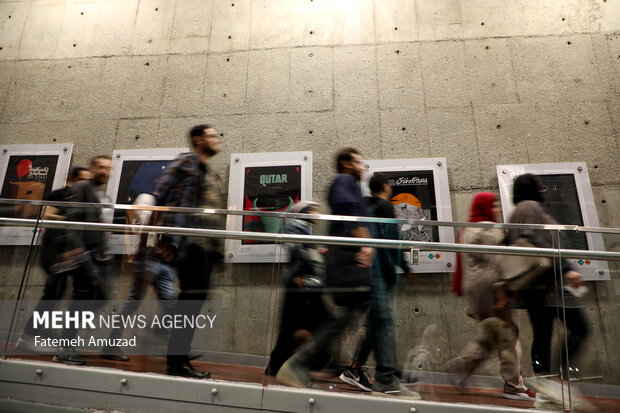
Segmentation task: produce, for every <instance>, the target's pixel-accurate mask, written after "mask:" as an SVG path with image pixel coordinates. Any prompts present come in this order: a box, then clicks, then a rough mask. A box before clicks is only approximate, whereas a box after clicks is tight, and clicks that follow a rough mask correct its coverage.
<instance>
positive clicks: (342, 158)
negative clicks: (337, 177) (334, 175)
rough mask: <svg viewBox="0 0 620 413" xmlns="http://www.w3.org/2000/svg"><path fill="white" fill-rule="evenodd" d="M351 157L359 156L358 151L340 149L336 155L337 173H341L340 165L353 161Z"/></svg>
mask: <svg viewBox="0 0 620 413" xmlns="http://www.w3.org/2000/svg"><path fill="white" fill-rule="evenodd" d="M353 155H361V153H360V151H358V150H357V149H355V148H351V147H349V148H342V149H340V150H339V151H338V153H337V154H336V170H337V171H338V173H341V172H342V163H343V162H350V161H352V160H353Z"/></svg>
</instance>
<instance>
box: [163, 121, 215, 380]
mask: <svg viewBox="0 0 620 413" xmlns="http://www.w3.org/2000/svg"><path fill="white" fill-rule="evenodd" d="M189 139H190V141H191V144H192V147H193V151H192V152H188V153H184V154H182V155H180V156H179V157H178V158H177V159H176V160H175V161H174V162H173V163H172V164H170V166H168V168H167V169H166V172H164V175H162V177H161V178H160V180H159V182H158V184H157V188H156V190H155V194H154V195H155V198H156V204H157V205H158V206H170V207H185V208H213V209H223V208H226V205H225V203H224V197H223V194H224V185H223V182H222V181H221V180H220V178H219V177H218V176H217V175H216V174H215V173H214V171H213V169H212V168H211V165H210V164H209V162H210V160H211V158H212V157H213V156H215V155H216V154H217V153H218V152H220V150H221V141H220V135H219V133H218V132H217V131H216V130H215V129H214V128H213V127H211V126H209V125H197V126H194V127H193V128H191V129H190V131H189ZM155 224H156V225H166V226H175V227H193V228H211V229H223V228H224V227H225V216H223V215H213V214H211V215H204V214H203V215H195V214H186V213H178V212H167V213H163V214H161V215H159V216H158V217H156V218H155ZM222 247H223V246H222V242H221V240H218V239H213V238H205V237H187V236H179V235H172V236H165V237H163V238H162V239H161V241H160V242H159V244H158V251H159V254H160V256H161V259H162V261H164V262H169V263H171V264H172V265H174V266H176V268H177V272H178V278H179V284H180V290H181V291H180V294H179V297H178V304H177V307H176V309H175V310H174V313H175V315H177V316H179V315H180V316H185V317H189V318H190V319H193V318H195V316H197V315H198V313H199V312H200V309H201V307H202V304H203V303H204V301H205V299H206V298H207V290H208V288H209V279H210V277H211V271H212V270H213V267H214V266H215V264H216V263H217V262H219V261H220V260H221V259H222V251H223V248H222ZM194 331H195V329H194V328H193V327H184V328H174V329H172V332H171V334H170V341H169V343H168V357H167V363H168V368H167V370H166V374H169V375H173V376H182V377H190V378H196V379H207V378H209V377H211V374H210V373H208V372H201V371H198V370H196V369H195V368H194V367H193V366H192V365H191V363H190V362H189V360H190V359H189V357H188V353H189V350H190V348H191V344H192V340H193V338H194Z"/></svg>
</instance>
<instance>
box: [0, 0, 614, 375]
mask: <svg viewBox="0 0 620 413" xmlns="http://www.w3.org/2000/svg"><path fill="white" fill-rule="evenodd" d="M203 122H209V123H213V124H214V125H215V126H216V127H217V128H218V130H219V131H220V132H221V133H222V134H223V152H222V154H220V155H219V156H218V157H217V158H216V159H215V160H214V167H215V169H216V171H217V172H218V173H219V174H220V175H221V176H222V177H224V178H226V177H227V175H228V163H229V159H230V154H231V153H236V152H269V151H307V150H310V151H312V152H313V159H314V174H313V175H314V176H313V196H314V198H315V199H316V200H319V201H321V202H324V197H325V189H326V187H327V185H328V184H329V181H330V179H331V176H332V173H333V167H332V156H333V152H334V151H335V150H336V149H337V148H338V147H340V146H344V145H352V146H356V147H358V148H359V149H361V151H362V152H363V153H364V155H365V156H366V157H367V158H372V159H395V158H416V157H438V156H441V157H446V159H447V163H448V175H449V182H450V189H451V200H452V210H453V218H454V219H456V220H465V219H466V218H467V210H468V203H469V201H470V199H471V197H472V196H473V195H474V194H475V193H476V192H479V191H481V190H491V191H496V190H497V179H496V177H495V165H497V164H510V163H540V162H575V161H585V162H587V164H588V169H589V174H590V178H591V180H592V185H593V190H594V196H595V202H596V206H597V211H598V215H599V220H600V223H601V225H602V226H610V227H619V226H620V215H619V214H618V211H619V210H620V208H618V206H619V205H620V180H619V178H618V176H619V174H618V165H617V160H618V159H620V149H619V142H618V140H619V136H618V135H619V131H620V2H618V1H611V0H551V1H545V2H537V1H533V0H505V1H502V2H489V1H483V0H468V1H458V0H436V1H424V0H392V1H378V0H374V1H373V0H339V1H328V0H294V1H292V0H231V1H228V2H224V1H216V0H206V1H205V0H170V1H161V0H46V1H40V0H22V1H11V0H3V1H0V144H27V143H29V144H42V143H63V142H72V143H74V144H75V146H74V156H73V161H74V163H76V164H84V163H86V162H87V161H88V159H89V158H90V157H91V156H93V155H96V154H100V153H107V154H111V153H112V151H113V150H115V149H133V148H163V147H180V146H183V147H184V146H187V141H186V137H185V135H184V134H185V132H186V130H187V128H188V127H189V126H191V125H193V124H196V123H203ZM606 242H607V245H608V246H610V247H611V248H616V249H617V248H618V239H617V237H615V238H614V237H608V239H607V240H606ZM0 256H1V257H2V258H0V266H1V267H2V272H3V275H2V276H0V285H2V286H3V290H4V292H3V295H4V297H5V298H6V297H9V298H11V297H14V296H15V295H16V294H17V289H18V288H19V282H20V280H21V274H22V271H23V267H22V264H23V263H24V262H25V260H26V251H25V248H4V247H3V248H2V253H1V255H0ZM613 268H615V272H613V277H614V279H613V280H612V281H610V282H601V283H599V284H598V285H596V286H592V288H591V290H592V292H591V294H590V295H589V297H588V300H589V301H588V304H589V305H588V308H587V311H588V316H589V318H590V320H591V321H592V324H593V333H594V334H593V337H592V338H591V339H589V341H588V343H587V345H586V348H587V351H586V352H585V354H584V357H583V358H582V360H580V364H581V365H582V368H583V370H584V371H585V373H586V374H588V375H590V374H591V375H597V374H602V375H604V377H605V378H604V380H603V381H604V382H606V383H614V384H618V383H620V375H619V374H620V373H618V371H616V369H614V368H613V366H616V365H618V364H620V354H619V352H618V350H617V343H618V340H619V339H620V331H619V330H618V323H617V322H615V319H614V315H615V314H617V306H618V302H619V299H620V286H619V285H618V278H619V275H618V271H617V267H613ZM32 274H33V275H32V277H31V278H30V282H29V287H28V289H27V296H28V297H31V296H32V297H36V296H37V295H38V294H40V291H41V285H42V283H43V274H42V273H41V271H40V269H34V270H33V273H32ZM115 277H117V281H115V284H114V285H115V286H116V287H115V288H117V289H118V293H119V294H122V293H123V292H124V291H127V285H128V284H127V283H128V282H129V281H128V280H129V278H128V277H127V274H121V273H120V272H119V273H117V274H115ZM272 279H273V277H272V267H271V266H270V265H254V266H247V265H243V266H238V267H235V266H232V267H231V266H228V267H227V268H226V269H224V270H222V271H219V272H218V273H217V275H216V276H214V277H213V280H214V283H215V284H216V285H217V291H218V295H219V296H221V297H222V300H223V305H224V312H225V313H229V314H230V319H229V320H228V321H229V322H227V329H226V331H224V333H223V338H222V349H223V350H224V351H231V352H239V353H251V354H261V355H262V354H266V353H267V352H268V349H266V345H267V343H268V340H267V338H266V334H267V326H268V324H269V322H274V320H277V317H278V311H279V310H276V311H272V309H271V307H270V302H271V297H272V294H274V291H273V290H272V288H271V287H272ZM448 284H449V276H448V275H446V274H438V275H432V276H426V275H418V276H417V278H416V279H415V280H413V281H408V282H407V284H406V287H405V288H404V290H403V292H402V294H401V297H400V299H399V302H398V320H397V325H398V328H399V338H398V343H399V344H398V350H399V358H400V359H401V360H404V358H405V356H406V355H407V352H408V351H409V350H410V349H412V348H413V347H415V346H416V345H418V344H419V342H420V338H421V335H422V332H423V331H424V329H425V328H426V326H428V325H430V324H433V323H436V324H437V325H438V329H437V330H436V333H435V336H434V338H433V340H435V341H434V342H433V343H434V347H433V351H432V353H433V357H434V362H435V363H436V368H437V369H439V370H441V369H442V368H443V361H445V360H446V359H447V358H449V357H452V356H454V355H455V354H456V353H457V352H458V350H459V349H460V348H461V347H462V346H463V345H464V343H465V342H466V341H467V339H468V338H469V337H470V336H471V328H472V325H471V324H468V323H469V321H467V319H466V317H465V314H464V309H463V303H462V301H460V300H458V299H456V298H454V297H453V296H451V294H450V293H449V288H448ZM519 319H520V324H521V331H522V342H523V346H524V349H525V351H524V353H525V354H526V356H525V363H526V365H527V362H528V356H527V348H529V343H530V341H531V331H530V328H529V323H528V321H527V317H526V316H525V315H524V314H520V316H519ZM349 341H351V340H349ZM349 341H348V342H349ZM342 353H343V354H346V349H343V350H342ZM526 370H527V368H526ZM484 371H485V372H486V373H488V374H496V373H497V365H496V364H493V363H491V364H490V365H488V366H486V367H485V370H484ZM527 371H529V370H527Z"/></svg>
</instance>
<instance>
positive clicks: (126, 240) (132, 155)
mask: <svg viewBox="0 0 620 413" xmlns="http://www.w3.org/2000/svg"><path fill="white" fill-rule="evenodd" d="M189 151H190V149H189V148H152V149H118V150H115V151H114V152H113V153H112V169H111V171H110V179H109V180H108V187H107V189H106V197H107V199H108V200H109V202H110V203H113V204H116V197H117V195H118V191H119V189H120V182H121V177H122V176H123V165H124V163H125V162H126V161H172V160H174V159H176V158H177V157H178V156H179V155H180V154H182V153H185V152H189ZM112 219H113V214H112V215H110V216H109V217H108V219H107V220H108V221H109V220H112ZM136 239H137V235H130V234H110V238H109V246H110V253H111V254H132V253H133V252H134V251H133V248H131V247H130V246H131V245H135V244H136Z"/></svg>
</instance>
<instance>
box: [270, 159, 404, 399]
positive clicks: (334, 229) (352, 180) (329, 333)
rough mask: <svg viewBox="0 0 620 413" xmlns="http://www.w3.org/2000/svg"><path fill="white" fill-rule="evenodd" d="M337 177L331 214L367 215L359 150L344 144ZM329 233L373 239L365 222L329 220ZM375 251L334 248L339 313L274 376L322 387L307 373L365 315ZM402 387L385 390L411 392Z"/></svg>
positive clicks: (330, 266)
mask: <svg viewBox="0 0 620 413" xmlns="http://www.w3.org/2000/svg"><path fill="white" fill-rule="evenodd" d="M336 169H337V171H338V175H336V178H335V179H334V180H333V182H332V184H331V185H330V187H329V192H328V202H329V206H330V207H331V212H332V214H333V215H348V216H365V215H366V211H365V208H364V202H363V199H362V191H361V187H360V184H359V183H360V179H361V176H362V172H363V171H364V165H363V164H362V155H361V153H360V152H359V151H358V150H357V149H355V148H343V149H341V150H340V151H339V152H338V154H337V155H336ZM329 234H330V235H331V236H340V237H342V236H344V237H357V238H370V236H371V234H370V230H369V228H368V226H367V225H366V224H364V223H359V222H354V221H331V222H330V225H329ZM374 255H375V250H374V248H371V247H361V248H359V247H350V246H338V245H337V246H332V247H330V248H329V250H328V252H327V256H326V281H327V285H328V286H329V287H332V292H331V295H332V297H333V300H334V303H335V304H336V305H337V306H338V307H339V308H338V310H339V311H338V312H337V313H336V314H335V315H333V316H331V317H330V318H329V319H328V320H327V321H326V322H324V323H323V324H322V325H321V326H320V327H319V328H318V329H317V331H316V333H315V334H314V335H313V337H312V339H311V340H310V341H308V342H307V343H306V344H304V346H303V347H302V348H301V349H300V350H299V352H297V353H296V354H295V355H294V356H292V357H291V358H290V359H288V360H287V361H286V362H285V363H284V365H282V367H281V368H280V371H279V372H278V374H277V376H276V379H277V380H278V381H279V382H281V383H283V384H287V385H290V386H294V387H298V388H319V387H318V386H317V385H316V384H315V383H313V382H312V380H311V378H310V375H309V371H310V368H311V366H312V365H313V364H315V363H316V360H317V357H319V356H320V355H321V354H323V352H325V351H327V349H328V348H329V347H330V345H331V344H332V343H333V342H335V340H336V339H338V338H339V337H340V336H341V335H342V334H343V333H344V331H345V329H346V327H347V326H348V325H349V324H350V323H351V321H352V320H353V319H354V318H355V316H356V315H359V314H364V313H365V312H366V311H367V310H368V307H369V302H370V291H369V290H370V288H369V287H370V267H371V265H372V263H373V260H374ZM410 393H411V392H409V391H408V390H407V389H405V388H404V387H402V386H400V383H399V387H398V389H394V390H390V391H385V392H383V394H391V395H402V396H409V395H410Z"/></svg>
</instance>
